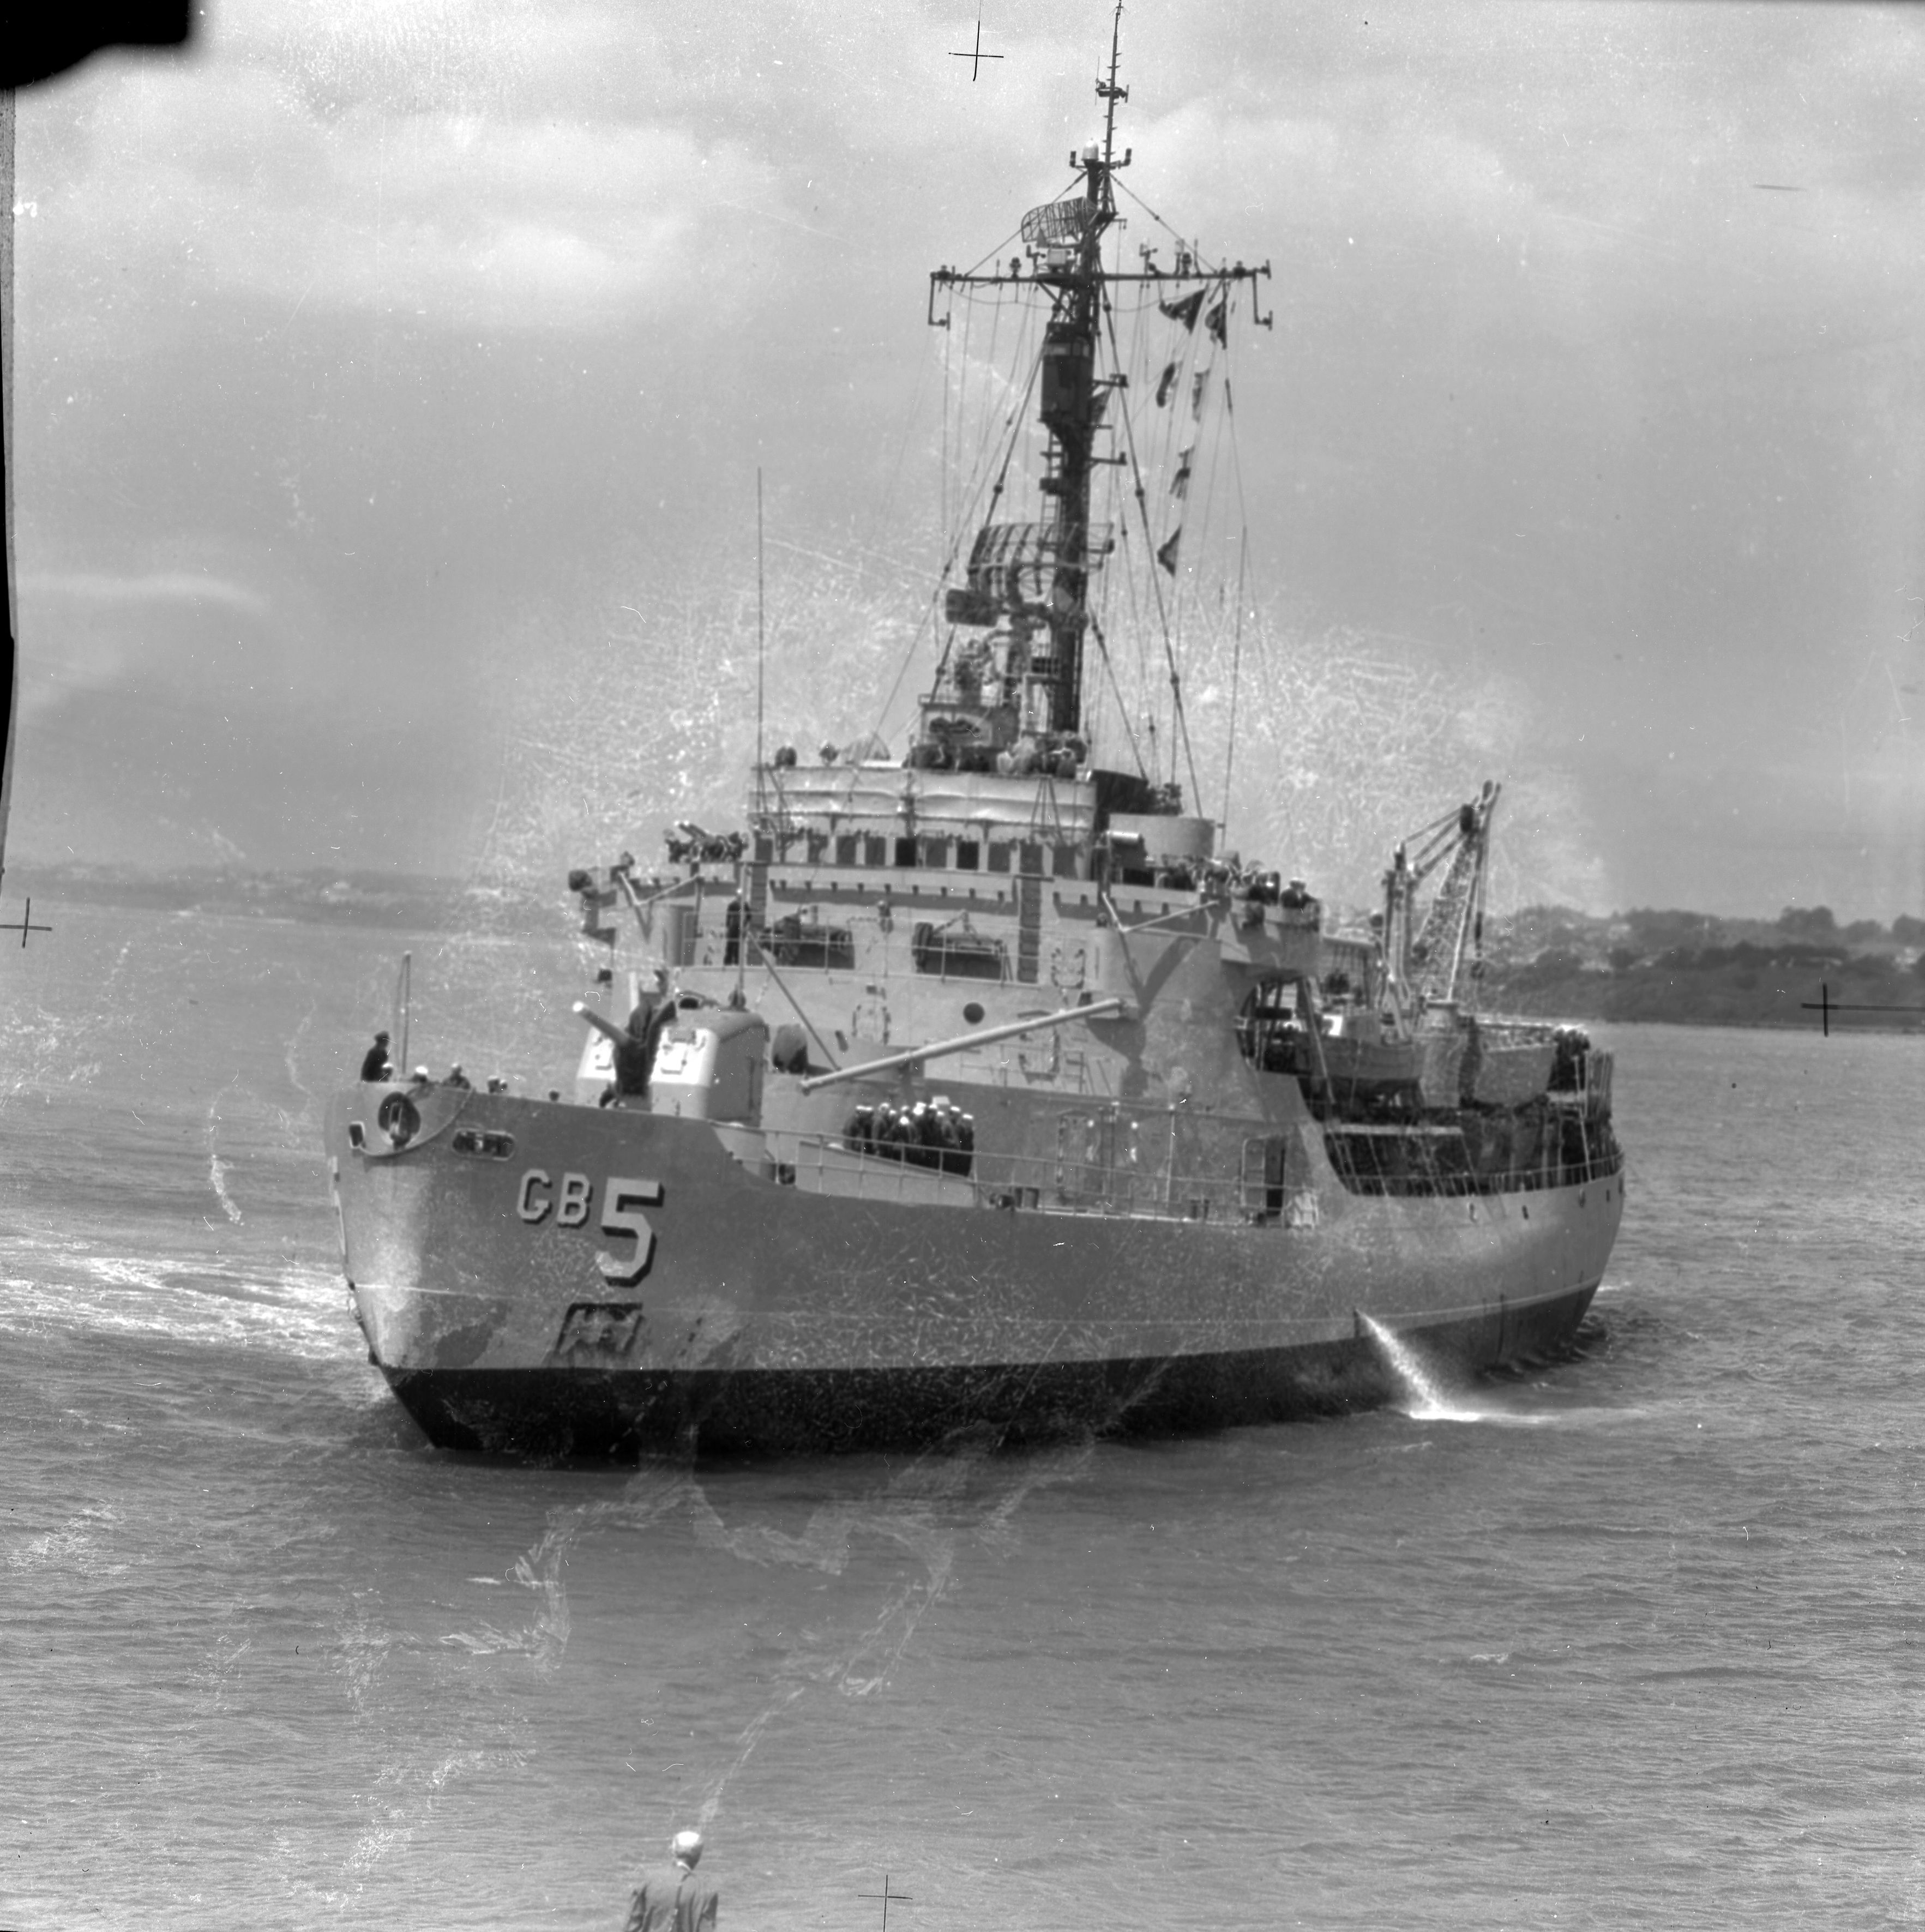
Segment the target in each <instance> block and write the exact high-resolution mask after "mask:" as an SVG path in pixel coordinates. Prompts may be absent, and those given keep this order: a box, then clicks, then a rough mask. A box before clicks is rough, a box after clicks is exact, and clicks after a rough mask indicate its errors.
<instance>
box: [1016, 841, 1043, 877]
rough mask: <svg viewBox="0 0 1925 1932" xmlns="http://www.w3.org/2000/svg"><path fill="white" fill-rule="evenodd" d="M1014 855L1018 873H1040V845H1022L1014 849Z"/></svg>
mask: <svg viewBox="0 0 1925 1932" xmlns="http://www.w3.org/2000/svg"><path fill="white" fill-rule="evenodd" d="M1016 853H1017V861H1016V862H1017V867H1018V870H1019V871H1025V872H1040V871H1042V847H1041V846H1040V845H1033V844H1027V843H1024V844H1021V845H1018V847H1016Z"/></svg>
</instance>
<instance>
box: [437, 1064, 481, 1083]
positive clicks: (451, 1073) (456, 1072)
mask: <svg viewBox="0 0 1925 1932" xmlns="http://www.w3.org/2000/svg"><path fill="white" fill-rule="evenodd" d="M441 1084H442V1085H443V1086H444V1087H469V1088H472V1086H473V1085H474V1084H475V1083H474V1082H473V1081H472V1080H470V1079H469V1078H468V1076H467V1075H466V1074H465V1073H463V1072H462V1071H461V1063H460V1061H458V1060H457V1061H456V1062H455V1063H454V1065H453V1066H452V1067H450V1068H449V1069H448V1078H447V1079H445V1080H444V1081H443V1082H442V1083H441Z"/></svg>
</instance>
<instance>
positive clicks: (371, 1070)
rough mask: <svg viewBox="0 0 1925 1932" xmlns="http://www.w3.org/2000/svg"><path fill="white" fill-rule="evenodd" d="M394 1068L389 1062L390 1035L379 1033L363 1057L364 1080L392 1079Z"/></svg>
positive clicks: (362, 1070) (362, 1071) (362, 1076)
mask: <svg viewBox="0 0 1925 1932" xmlns="http://www.w3.org/2000/svg"><path fill="white" fill-rule="evenodd" d="M393 1078H394V1069H393V1068H392V1067H390V1066H389V1065H388V1036H387V1035H386V1034H385V1033H377V1034H376V1035H375V1036H374V1044H373V1046H370V1048H369V1049H367V1052H365V1053H364V1054H363V1055H361V1079H364V1080H391V1079H393Z"/></svg>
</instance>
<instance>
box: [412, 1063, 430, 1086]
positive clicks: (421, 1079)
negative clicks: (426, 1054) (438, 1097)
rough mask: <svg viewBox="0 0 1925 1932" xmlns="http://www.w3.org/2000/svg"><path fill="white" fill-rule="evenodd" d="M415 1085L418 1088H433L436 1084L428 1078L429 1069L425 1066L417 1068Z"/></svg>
mask: <svg viewBox="0 0 1925 1932" xmlns="http://www.w3.org/2000/svg"><path fill="white" fill-rule="evenodd" d="M414 1084H415V1086H417V1087H432V1086H433V1085H434V1082H433V1081H432V1080H430V1079H429V1078H428V1074H427V1068H426V1067H416V1068H415V1078H414Z"/></svg>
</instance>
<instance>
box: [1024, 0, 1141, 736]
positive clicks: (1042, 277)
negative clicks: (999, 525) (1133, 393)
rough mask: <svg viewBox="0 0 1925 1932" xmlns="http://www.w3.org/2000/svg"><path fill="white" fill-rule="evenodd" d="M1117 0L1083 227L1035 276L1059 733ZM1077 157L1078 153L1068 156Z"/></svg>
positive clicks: (1082, 592)
mask: <svg viewBox="0 0 1925 1932" xmlns="http://www.w3.org/2000/svg"><path fill="white" fill-rule="evenodd" d="M1122 41H1123V4H1122V0H1117V10H1116V17H1115V19H1114V21H1113V23H1111V29H1110V72H1109V78H1108V80H1102V79H1101V78H1100V77H1099V79H1098V80H1097V82H1096V97H1097V98H1098V99H1099V101H1102V103H1103V142H1102V147H1101V148H1100V149H1099V148H1097V147H1096V145H1095V144H1094V143H1093V142H1092V143H1091V144H1090V145H1089V146H1088V147H1087V148H1084V150H1083V153H1082V157H1081V166H1082V169H1083V207H1084V213H1083V233H1082V236H1081V239H1080V241H1079V242H1078V244H1077V245H1076V248H1075V254H1074V255H1073V257H1072V258H1071V260H1070V261H1069V263H1068V264H1067V265H1066V266H1063V268H1061V269H1052V268H1051V266H1048V257H1045V267H1044V269H1042V272H1041V273H1040V274H1039V276H1038V280H1039V281H1042V282H1044V283H1045V284H1048V285H1051V287H1053V288H1054V291H1055V302H1056V314H1055V315H1054V317H1053V318H1052V319H1051V321H1050V323H1049V324H1048V326H1047V327H1046V328H1045V330H1044V332H1043V349H1042V355H1043V362H1042V422H1043V426H1044V427H1045V428H1046V429H1047V430H1048V431H1049V433H1050V437H1051V450H1050V452H1049V458H1048V460H1049V465H1050V468H1049V473H1048V474H1047V475H1045V476H1044V478H1042V483H1041V485H1040V487H1041V488H1042V491H1043V493H1044V494H1045V496H1054V499H1055V501H1056V517H1055V524H1056V539H1057V540H1056V546H1055V547H1056V574H1055V578H1054V582H1053V583H1051V588H1050V598H1049V604H1050V608H1049V614H1048V618H1047V619H1046V620H1045V621H1046V622H1048V626H1049V634H1050V641H1051V656H1052V658H1054V685H1053V686H1052V688H1051V694H1050V719H1049V721H1050V727H1051V729H1052V730H1055V731H1059V732H1063V733H1071V734H1075V733H1081V730H1082V728H1083V643H1084V634H1085V633H1086V632H1087V630H1088V628H1089V621H1090V620H1089V589H1090V561H1089V553H1090V472H1091V469H1092V467H1093V460H1094V458H1095V455H1096V449H1095V445H1096V425H1097V420H1098V410H1097V405H1096V347H1097V337H1098V334H1099V331H1100V330H1101V329H1102V295H1103V257H1102V249H1103V235H1104V232H1105V230H1106V229H1108V227H1109V226H1110V224H1111V223H1112V222H1113V221H1114V220H1115V219H1116V195H1115V191H1114V189H1113V188H1112V187H1111V184H1110V180H1111V175H1112V174H1114V172H1115V170H1116V169H1117V168H1118V167H1126V166H1129V155H1128V154H1125V155H1124V157H1123V160H1121V161H1120V162H1119V161H1118V160H1117V158H1116V118H1117V102H1118V101H1127V100H1128V99H1129V89H1126V88H1123V87H1119V86H1117V64H1118V62H1119V59H1120V55H1121V52H1122ZM1070 159H1071V160H1072V162H1075V160H1076V159H1077V157H1075V155H1073V154H1072V156H1071V157H1070Z"/></svg>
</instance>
